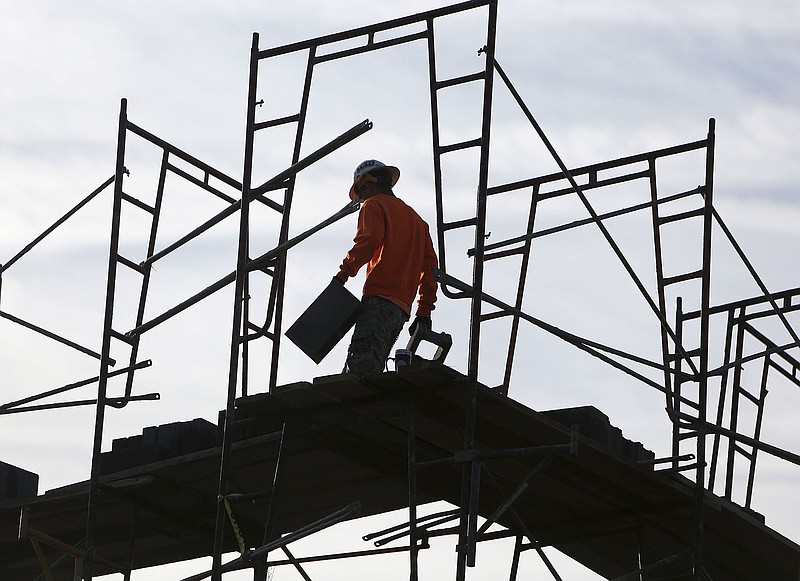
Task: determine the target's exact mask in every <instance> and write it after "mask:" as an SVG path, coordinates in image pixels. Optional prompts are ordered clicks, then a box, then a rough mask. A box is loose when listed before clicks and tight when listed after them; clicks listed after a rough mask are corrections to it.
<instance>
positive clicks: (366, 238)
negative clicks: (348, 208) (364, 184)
mask: <svg viewBox="0 0 800 581" xmlns="http://www.w3.org/2000/svg"><path fill="white" fill-rule="evenodd" d="M384 231H385V225H384V217H383V210H382V208H381V206H380V204H371V203H370V201H369V200H367V201H365V202H364V204H363V205H362V206H361V211H360V212H359V213H358V229H357V230H356V235H355V238H354V239H353V247H352V248H351V249H350V251H349V252H348V253H347V256H345V258H344V260H343V261H342V264H341V266H340V267H339V272H338V274H337V275H336V278H338V279H339V280H341V281H342V282H344V281H346V280H347V279H348V278H350V277H351V276H355V275H356V273H358V271H359V269H360V268H361V267H362V266H364V265H365V264H366V263H368V262H369V261H370V260H371V259H372V257H373V256H374V254H375V250H377V248H378V247H379V246H380V244H381V243H382V242H383V237H384Z"/></svg>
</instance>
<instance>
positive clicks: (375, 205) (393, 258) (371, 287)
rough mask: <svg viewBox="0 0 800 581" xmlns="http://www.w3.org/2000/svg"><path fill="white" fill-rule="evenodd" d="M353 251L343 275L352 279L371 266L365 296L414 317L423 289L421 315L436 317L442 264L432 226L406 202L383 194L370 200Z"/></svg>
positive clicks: (341, 271) (361, 215)
mask: <svg viewBox="0 0 800 581" xmlns="http://www.w3.org/2000/svg"><path fill="white" fill-rule="evenodd" d="M353 242H354V244H353V247H352V248H351V249H350V251H349V252H348V253H347V256H345V259H344V261H343V262H342V265H341V266H340V267H339V273H338V274H337V275H336V276H338V277H339V278H340V279H342V280H345V281H346V280H347V279H348V278H349V277H351V276H355V275H356V273H357V272H358V271H359V269H360V268H361V267H362V266H363V265H365V264H366V265H367V280H366V282H365V283H364V296H379V297H383V298H385V299H388V300H390V301H392V302H393V303H394V304H396V305H397V306H399V307H400V308H402V309H403V310H404V311H405V312H406V313H407V314H409V315H410V314H411V304H412V303H413V302H414V297H415V296H416V294H417V290H418V289H419V300H418V301H417V315H418V316H421V317H430V316H431V311H432V310H433V309H434V304H433V303H434V302H436V289H437V284H436V279H435V278H434V276H433V272H432V271H431V269H432V268H433V267H435V266H436V265H437V264H438V260H437V258H436V252H435V251H434V250H433V242H432V241H431V235H430V233H429V231H428V224H426V223H425V221H424V220H423V219H422V218H420V217H419V215H418V214H417V213H416V212H415V211H414V210H413V209H412V208H411V207H410V206H408V205H407V204H406V203H405V202H403V201H402V200H401V199H400V198H397V197H394V196H392V195H388V194H378V195H376V196H372V197H371V198H368V199H367V200H365V201H364V203H363V204H362V205H361V210H360V211H359V214H358V230H357V231H356V236H355V238H354V239H353Z"/></svg>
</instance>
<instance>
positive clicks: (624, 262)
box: [476, 62, 712, 373]
mask: <svg viewBox="0 0 800 581" xmlns="http://www.w3.org/2000/svg"><path fill="white" fill-rule="evenodd" d="M494 66H495V69H496V70H497V72H498V74H499V75H500V77H501V78H502V79H503V81H504V82H505V84H506V86H507V87H508V89H509V91H511V93H512V95H513V96H514V98H515V100H516V101H517V104H518V105H519V106H520V108H521V109H522V111H523V113H524V114H525V116H526V117H527V118H528V121H530V123H531V125H532V126H533V128H534V129H535V130H536V133H537V134H538V135H539V138H540V139H541V140H542V142H543V143H544V145H545V147H547V150H548V151H549V152H550V154H551V155H552V157H553V159H554V160H555V162H556V163H557V164H558V167H559V168H560V169H561V171H562V173H563V175H564V177H565V178H566V179H567V181H569V183H570V185H571V186H572V188H573V189H574V191H575V193H576V194H577V196H578V197H579V198H580V200H581V203H583V205H584V207H585V208H586V210H587V211H588V212H589V214H590V215H591V217H592V220H593V221H594V223H595V224H597V227H598V228H599V229H600V232H601V233H602V234H603V237H604V238H605V239H606V242H608V245H609V246H610V247H611V249H612V250H613V251H614V254H616V255H617V258H618V259H619V261H620V263H621V264H622V266H623V268H624V269H625V271H626V272H627V273H628V276H629V277H630V278H631V280H632V281H633V283H634V285H635V286H636V288H637V289H639V292H640V293H641V295H642V298H644V300H645V302H647V304H648V305H649V306H650V309H651V310H652V311H653V314H655V316H656V317H657V318H658V320H659V322H660V323H661V327H662V328H663V329H664V330H665V331H666V332H667V333H668V334H669V335H670V337H671V338H672V340H673V341H674V342H675V344H676V348H677V349H678V350H679V351H680V352H681V354H682V356H683V357H685V358H686V360H687V363H688V365H689V366H690V367H691V368H692V369H693V371H695V373H697V369H696V368H695V367H694V363H693V362H692V361H691V359H690V358H689V357H688V355H687V354H686V351H685V349H683V346H681V345H680V343H678V341H677V336H676V335H675V332H674V331H673V330H672V328H671V327H670V326H669V323H668V322H667V320H666V319H665V318H664V315H663V313H661V312H660V311H659V308H658V306H657V305H656V304H655V302H653V299H652V298H651V297H650V294H649V293H648V292H647V289H646V288H645V286H644V284H643V283H642V281H641V280H640V279H639V277H638V276H637V274H636V272H635V271H634V270H633V266H631V264H630V263H629V262H628V259H627V258H625V255H624V254H623V253H622V249H620V247H619V246H618V245H617V243H616V241H615V240H614V238H613V237H612V236H611V233H610V232H609V231H608V229H607V228H606V227H605V225H604V224H603V222H602V221H601V220H600V218H599V216H598V214H597V212H596V211H595V210H594V208H593V207H592V205H591V204H590V203H589V200H588V198H587V197H586V195H585V194H584V193H583V190H582V189H581V187H580V186H579V185H578V182H576V181H575V178H574V177H573V175H572V173H571V172H570V170H569V169H567V166H566V165H565V164H564V162H563V161H562V159H561V156H559V155H558V152H557V151H556V150H555V148H554V147H553V145H552V144H551V143H550V140H549V139H548V138H547V136H546V135H545V133H544V131H543V130H542V128H541V126H540V125H539V123H538V122H537V121H536V119H535V118H534V117H533V114H532V113H531V112H530V110H529V109H528V107H527V106H526V105H525V103H524V102H523V101H522V97H521V96H520V95H519V93H518V92H517V90H516V88H514V86H513V85H512V84H511V80H510V79H509V78H508V76H507V75H506V74H505V71H503V68H502V67H501V66H500V64H499V63H497V62H495V63H494ZM711 139H712V138H711V137H709V140H708V141H710V140H711ZM711 147H712V145H711V144H709V148H711ZM706 184H707V185H709V182H708V176H707V181H706ZM709 187H710V185H709ZM476 258H478V256H477V255H476Z"/></svg>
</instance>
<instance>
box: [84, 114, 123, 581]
mask: <svg viewBox="0 0 800 581" xmlns="http://www.w3.org/2000/svg"><path fill="white" fill-rule="evenodd" d="M127 125H128V101H127V99H122V100H121V102H120V108H119V125H118V129H117V159H116V169H115V173H114V175H115V181H114V203H113V208H112V215H111V242H110V244H109V250H108V277H107V279H106V305H105V314H104V320H103V342H102V348H101V350H100V374H99V378H98V385H97V407H96V412H95V422H94V443H93V447H92V467H91V473H90V477H89V495H88V496H89V498H88V506H87V510H86V547H85V549H86V553H87V554H88V555H91V553H92V550H93V548H94V539H95V525H96V520H97V496H98V479H99V478H100V459H101V455H100V452H101V450H102V445H103V424H104V422H105V412H106V391H107V388H108V375H109V372H108V366H109V359H110V356H111V338H112V323H113V318H114V293H115V292H116V279H117V255H118V250H119V237H120V217H121V214H122V178H123V175H124V174H125V139H126V136H127ZM83 577H84V579H86V580H88V581H91V579H92V560H91V559H86V561H85V562H84V564H83Z"/></svg>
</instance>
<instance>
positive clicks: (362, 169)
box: [350, 159, 400, 200]
mask: <svg viewBox="0 0 800 581" xmlns="http://www.w3.org/2000/svg"><path fill="white" fill-rule="evenodd" d="M378 169H383V170H386V171H387V172H389V175H390V176H391V177H392V187H394V185H395V184H396V183H397V180H399V179H400V170H399V169H397V168H396V167H394V166H393V165H386V164H385V163H383V162H380V161H378V160H377V159H368V160H366V161H362V162H361V163H360V164H358V167H356V170H355V171H354V172H353V185H352V186H350V199H351V200H354V199H355V198H356V186H358V185H360V184H361V183H362V182H364V181H366V179H367V177H368V174H370V173H371V172H373V171H375V170H378Z"/></svg>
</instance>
